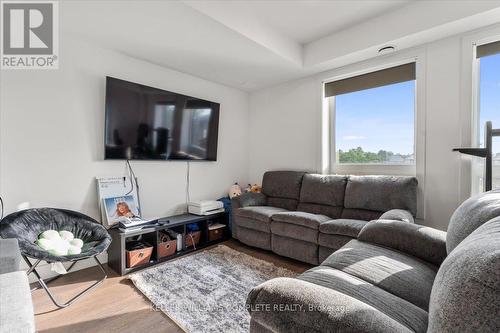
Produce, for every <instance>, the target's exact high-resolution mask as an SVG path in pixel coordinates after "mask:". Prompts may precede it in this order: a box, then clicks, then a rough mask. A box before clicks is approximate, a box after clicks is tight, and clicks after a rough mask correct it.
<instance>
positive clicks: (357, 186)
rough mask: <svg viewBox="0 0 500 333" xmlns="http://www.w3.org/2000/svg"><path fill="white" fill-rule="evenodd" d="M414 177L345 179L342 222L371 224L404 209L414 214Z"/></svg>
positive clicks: (416, 183) (415, 209) (415, 200)
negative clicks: (387, 214)
mask: <svg viewBox="0 0 500 333" xmlns="http://www.w3.org/2000/svg"><path fill="white" fill-rule="evenodd" d="M417 186H418V182H417V179H416V178H415V177H405V176H349V177H348V180H347V185H346V190H345V198H344V210H343V211H342V218H348V219H360V220H373V219H378V218H379V217H380V215H382V213H384V212H386V211H388V210H390V209H405V210H407V211H409V212H410V213H411V214H412V215H413V216H415V215H416V214H417Z"/></svg>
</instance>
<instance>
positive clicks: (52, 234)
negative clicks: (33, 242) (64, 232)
mask: <svg viewBox="0 0 500 333" xmlns="http://www.w3.org/2000/svg"><path fill="white" fill-rule="evenodd" d="M39 238H45V239H59V238H61V236H59V233H58V232H57V231H56V230H45V231H44V232H42V233H41V234H40V237H39Z"/></svg>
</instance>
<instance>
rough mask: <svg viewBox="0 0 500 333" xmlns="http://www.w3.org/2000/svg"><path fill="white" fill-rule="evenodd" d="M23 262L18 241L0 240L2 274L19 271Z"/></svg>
mask: <svg viewBox="0 0 500 333" xmlns="http://www.w3.org/2000/svg"><path fill="white" fill-rule="evenodd" d="M20 262H21V252H20V251H19V245H18V243H17V239H15V238H6V239H0V274H4V273H10V272H15V271H18V270H19V269H20V268H19V267H20V266H19V264H20Z"/></svg>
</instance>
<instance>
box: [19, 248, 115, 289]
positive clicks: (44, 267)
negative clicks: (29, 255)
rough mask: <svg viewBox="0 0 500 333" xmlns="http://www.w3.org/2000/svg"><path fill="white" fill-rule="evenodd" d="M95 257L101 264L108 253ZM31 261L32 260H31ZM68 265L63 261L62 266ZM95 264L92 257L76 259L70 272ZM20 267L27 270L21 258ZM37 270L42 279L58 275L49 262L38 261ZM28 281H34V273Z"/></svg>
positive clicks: (105, 260)
mask: <svg viewBox="0 0 500 333" xmlns="http://www.w3.org/2000/svg"><path fill="white" fill-rule="evenodd" d="M97 259H99V261H100V262H101V263H102V264H104V263H106V262H108V253H107V252H104V253H101V254H100V255H98V256H97ZM31 262H33V260H32V261H31ZM69 265H70V263H65V264H64V267H66V268H67V267H68V266H69ZM96 265H97V263H96V262H95V260H94V259H93V258H89V259H85V260H82V261H78V262H77V263H76V264H75V266H74V267H73V268H72V269H71V272H76V271H79V270H81V269H85V268H89V267H92V266H96ZM21 269H23V270H28V265H27V264H26V263H25V262H24V260H21ZM37 271H38V273H39V274H40V275H41V276H42V278H43V279H48V278H51V277H54V276H57V275H58V274H57V273H56V272H54V271H52V270H51V269H50V264H48V263H46V262H42V263H40V264H39V265H38V266H37ZM29 282H30V283H33V282H36V277H35V275H33V274H30V276H29Z"/></svg>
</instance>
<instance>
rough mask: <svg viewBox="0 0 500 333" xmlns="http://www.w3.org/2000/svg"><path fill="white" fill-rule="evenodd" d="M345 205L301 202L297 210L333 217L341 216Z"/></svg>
mask: <svg viewBox="0 0 500 333" xmlns="http://www.w3.org/2000/svg"><path fill="white" fill-rule="evenodd" d="M342 209H343V207H341V206H327V205H319V204H314V203H305V202H299V205H298V206H297V210H298V211H301V212H307V213H311V214H320V215H326V216H328V217H330V218H332V219H338V218H340V216H341V214H342Z"/></svg>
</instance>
